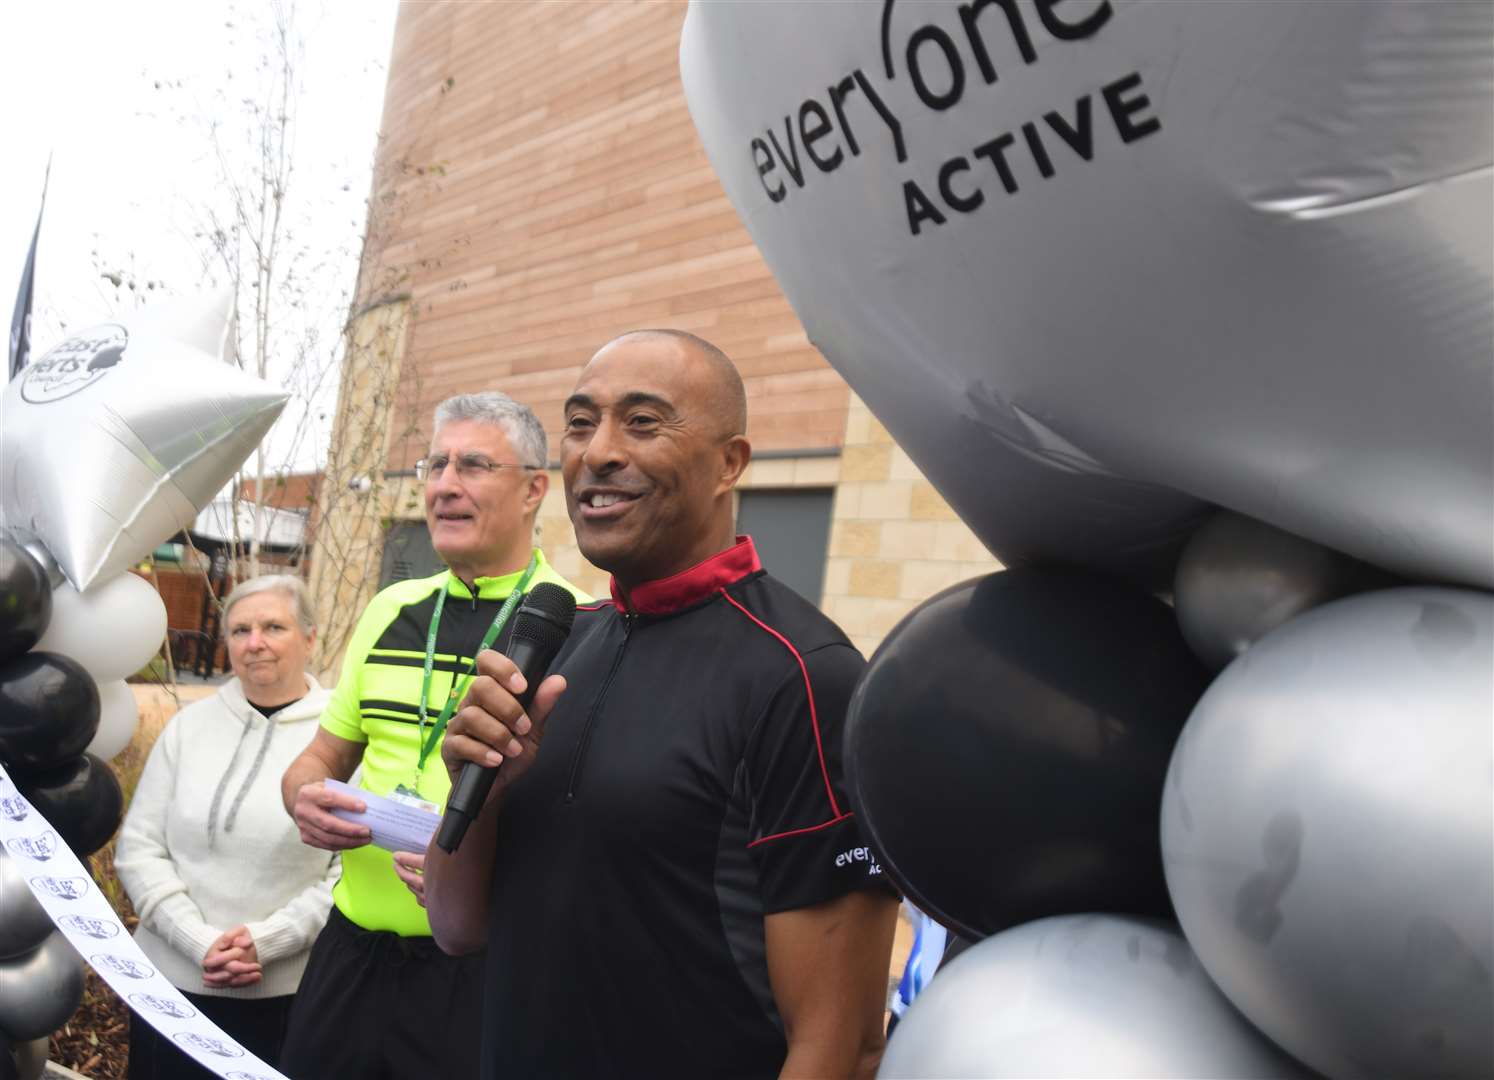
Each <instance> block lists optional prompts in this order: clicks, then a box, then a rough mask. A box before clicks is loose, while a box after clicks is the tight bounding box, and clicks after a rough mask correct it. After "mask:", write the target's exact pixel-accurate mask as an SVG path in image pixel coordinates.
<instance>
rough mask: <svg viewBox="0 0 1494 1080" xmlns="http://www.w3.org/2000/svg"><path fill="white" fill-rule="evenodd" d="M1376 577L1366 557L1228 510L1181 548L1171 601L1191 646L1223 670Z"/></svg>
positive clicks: (1212, 664)
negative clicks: (1289, 624) (1294, 621)
mask: <svg viewBox="0 0 1494 1080" xmlns="http://www.w3.org/2000/svg"><path fill="white" fill-rule="evenodd" d="M1377 583H1382V582H1379V581H1378V580H1377V578H1376V576H1375V572H1374V571H1372V570H1371V569H1370V568H1369V567H1366V566H1365V565H1364V564H1363V563H1360V562H1357V561H1356V560H1354V559H1351V558H1349V557H1348V556H1346V555H1341V554H1339V553H1338V552H1336V551H1330V550H1329V549H1328V548H1325V547H1323V546H1322V545H1321V544H1315V543H1313V542H1312V541H1311V540H1304V539H1302V538H1301V537H1300V536H1293V535H1292V534H1291V533H1288V532H1282V531H1281V530H1280V529H1278V528H1275V527H1274V526H1271V525H1267V524H1266V523H1265V522H1263V521H1256V520H1255V519H1254V518H1248V517H1244V516H1243V515H1241V514H1234V513H1230V512H1229V511H1224V512H1222V513H1219V514H1216V515H1215V516H1214V517H1212V518H1210V519H1209V520H1208V521H1206V522H1205V523H1204V524H1203V525H1202V526H1200V527H1199V530H1198V532H1196V533H1194V534H1193V536H1192V538H1190V539H1189V541H1188V546H1187V547H1185V548H1184V549H1183V555H1182V558H1180V559H1179V560H1178V568H1177V574H1176V577H1175V579H1174V584H1173V605H1174V607H1175V608H1176V609H1177V616H1178V626H1179V627H1180V628H1181V629H1182V631H1183V637H1184V638H1186V639H1187V641H1188V645H1189V646H1190V647H1191V648H1192V649H1193V651H1194V652H1195V653H1196V654H1197V655H1198V658H1199V659H1200V660H1202V661H1203V662H1204V663H1205V664H1207V665H1208V666H1209V667H1210V668H1212V669H1213V670H1215V671H1218V670H1219V669H1220V668H1222V667H1224V665H1225V664H1227V663H1229V662H1230V661H1231V660H1233V659H1234V658H1235V657H1237V656H1239V655H1240V654H1241V653H1243V652H1244V651H1245V650H1246V649H1247V648H1249V647H1250V643H1251V642H1253V641H1255V640H1256V639H1257V638H1259V637H1261V636H1263V635H1264V634H1266V633H1268V632H1269V631H1271V630H1274V629H1275V628H1276V627H1278V626H1280V625H1281V624H1282V623H1284V622H1286V621H1287V620H1288V619H1291V618H1293V617H1294V616H1297V615H1300V614H1302V613H1303V612H1304V611H1308V610H1310V609H1312V608H1315V607H1317V606H1318V605H1319V604H1326V603H1327V602H1328V601H1330V600H1337V599H1338V598H1339V597H1342V596H1347V595H1349V594H1350V593H1353V592H1358V591H1361V590H1363V589H1367V588H1370V587H1372V586H1373V585H1374V584H1377Z"/></svg>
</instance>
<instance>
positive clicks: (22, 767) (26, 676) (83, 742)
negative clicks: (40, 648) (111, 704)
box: [0, 652, 99, 772]
mask: <svg viewBox="0 0 1494 1080" xmlns="http://www.w3.org/2000/svg"><path fill="white" fill-rule="evenodd" d="M98 730H99V688H98V685H97V684H96V683H95V682H94V681H93V676H92V675H90V674H88V672H87V671H85V670H84V669H83V666H82V665H81V664H79V663H78V662H77V661H76V660H72V659H70V658H68V657H66V656H59V655H57V654H56V653H48V652H31V653H27V654H26V655H25V656H21V657H17V658H16V659H14V660H12V661H11V662H10V663H8V664H6V665H5V667H3V668H0V761H3V762H4V763H5V764H6V765H7V766H9V767H10V768H11V769H12V770H14V771H16V772H40V771H42V770H43V769H50V768H54V767H56V766H58V765H61V764H62V763H63V762H65V761H70V760H71V759H73V758H75V757H77V756H78V755H79V754H81V753H82V752H83V751H84V750H85V749H86V748H87V746H88V744H89V743H91V742H92V741H93V737H94V735H95V734H97V733H98Z"/></svg>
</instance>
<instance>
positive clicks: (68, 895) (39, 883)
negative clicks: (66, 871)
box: [31, 877, 88, 900]
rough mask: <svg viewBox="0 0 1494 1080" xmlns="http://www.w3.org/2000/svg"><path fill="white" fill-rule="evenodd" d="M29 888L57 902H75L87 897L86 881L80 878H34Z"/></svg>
mask: <svg viewBox="0 0 1494 1080" xmlns="http://www.w3.org/2000/svg"><path fill="white" fill-rule="evenodd" d="M31 887H32V888H34V889H39V890H40V891H42V892H44V893H46V894H48V895H49V896H55V897H56V898H57V899H59V900H77V899H79V898H80V897H83V896H86V895H88V879H87V878H80V877H34V878H32V879H31Z"/></svg>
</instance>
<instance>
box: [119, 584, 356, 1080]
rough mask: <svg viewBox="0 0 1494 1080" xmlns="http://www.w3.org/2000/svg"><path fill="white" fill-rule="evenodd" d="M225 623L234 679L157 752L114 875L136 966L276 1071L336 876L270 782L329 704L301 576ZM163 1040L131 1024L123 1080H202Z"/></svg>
mask: <svg viewBox="0 0 1494 1080" xmlns="http://www.w3.org/2000/svg"><path fill="white" fill-rule="evenodd" d="M223 626H224V628H225V635H226V637H227V640H228V657H229V663H230V665H231V666H232V668H233V673H234V677H233V678H231V679H229V680H228V682H226V683H224V684H223V686H222V687H221V688H220V689H219V690H218V692H217V693H216V694H214V695H213V696H212V697H209V698H204V699H203V700H201V701H198V702H195V703H194V704H192V705H189V706H187V707H186V708H185V709H183V710H182V711H181V712H179V713H178V714H177V715H176V716H174V717H173V718H172V719H171V721H170V723H168V724H167V725H166V729H165V730H164V731H163V732H162V733H161V735H160V737H159V738H158V739H157V740H156V744H155V746H154V747H153V748H152V749H151V753H150V758H149V760H147V761H146V763H145V770H144V772H143V773H142V774H141V776H140V784H139V786H138V787H137V788H136V789H135V794H134V797H133V798H132V800H131V802H130V809H129V813H128V814H126V815H125V820H124V827H123V828H122V829H121V831H120V834H119V842H118V845H117V846H116V849H115V855H114V865H115V869H116V870H117V872H118V874H119V878H120V881H122V882H123V883H124V887H125V890H126V892H128V893H129V895H130V900H131V902H133V903H134V905H135V910H136V912H137V913H138V914H139V916H140V926H139V928H138V929H137V930H136V931H135V940H136V942H137V943H138V944H139V945H140V948H141V949H142V950H143V951H144V952H145V955H146V956H147V957H148V958H149V959H150V960H151V962H152V963H154V964H155V965H156V966H157V967H158V968H159V969H160V971H161V974H162V975H164V976H165V977H166V978H167V979H169V980H170V981H171V982H172V983H173V984H174V985H176V987H177V988H178V989H180V990H182V991H184V992H185V993H186V994H187V997H188V1000H190V1001H191V1002H192V1004H193V1005H194V1006H196V1007H197V1008H198V1009H199V1010H200V1011H201V1012H202V1013H203V1014H204V1015H205V1016H207V1017H208V1018H209V1019H211V1020H212V1021H214V1022H215V1023H216V1024H218V1026H219V1027H221V1028H223V1029H224V1030H225V1031H227V1032H228V1033H229V1034H230V1035H232V1036H233V1037H234V1038H235V1039H237V1040H238V1041H239V1042H240V1043H242V1044H243V1045H244V1046H245V1048H246V1049H248V1050H250V1051H251V1052H253V1053H255V1054H257V1055H258V1056H259V1057H261V1058H263V1059H264V1060H265V1061H266V1062H267V1063H269V1064H271V1065H275V1064H277V1059H278V1058H279V1056H280V1043H281V1040H282V1038H283V1036H284V1032H285V1019H286V1016H287V1015H288V1013H289V1011H290V1003H291V1000H292V996H293V995H294V994H295V992H296V987H297V986H298V985H299V984H300V981H301V972H302V970H303V969H304V968H305V966H306V958H307V955H308V954H309V952H310V950H311V945H312V943H313V942H314V941H315V940H316V936H317V934H318V933H319V932H320V931H321V928H322V925H323V924H324V923H325V922H326V921H327V912H328V910H329V908H330V907H331V904H332V885H333V884H334V883H335V882H336V880H337V876H338V872H339V869H340V868H339V864H338V860H337V858H336V857H335V856H332V855H329V854H328V853H327V852H325V851H320V850H318V849H316V848H310V847H307V846H306V845H304V844H302V843H301V839H300V836H299V834H298V833H297V831H296V825H295V822H293V821H292V820H291V819H290V818H289V817H287V816H286V814H285V811H284V809H283V808H282V807H281V804H280V776H281V774H282V773H283V772H285V769H286V766H288V765H289V764H290V763H291V761H292V759H294V758H295V757H296V755H297V754H299V753H300V752H301V751H302V750H303V749H304V748H305V746H306V744H307V743H308V742H309V741H310V740H311V736H312V735H313V733H314V732H315V730H316V723H317V718H318V717H319V716H320V715H321V712H322V708H323V707H324V706H325V704H326V701H327V697H328V692H327V691H326V690H324V689H322V688H321V687H320V686H319V685H317V682H316V680H315V679H313V678H312V677H311V676H310V675H308V674H306V661H307V659H308V657H309V655H310V652H311V644H312V642H313V640H314V639H315V635H316V630H315V627H314V626H313V620H312V616H311V605H310V603H309V601H308V599H307V596H306V590H305V587H304V586H303V585H302V583H301V581H300V579H298V578H294V577H289V576H285V575H273V576H266V577H258V578H253V579H251V580H249V581H246V582H244V583H243V584H241V585H239V586H238V587H237V588H236V589H234V590H233V592H231V593H230V594H229V596H228V600H227V602H226V603H225V604H224V612H223ZM168 1042H169V1040H165V1039H162V1038H161V1037H160V1036H159V1035H157V1034H156V1033H155V1031H153V1030H152V1029H151V1028H150V1026H149V1025H148V1024H146V1023H144V1022H143V1021H142V1020H140V1019H139V1018H138V1017H136V1016H135V1015H133V1014H131V1017H130V1076H131V1078H132V1080H165V1078H168V1077H178V1076H180V1077H202V1076H206V1075H208V1074H207V1073H206V1072H204V1071H203V1070H202V1068H201V1067H200V1066H198V1065H197V1064H196V1063H195V1062H193V1061H192V1060H191V1059H190V1058H188V1057H187V1056H186V1055H185V1054H184V1053H182V1052H181V1051H180V1050H178V1049H177V1048H176V1047H175V1046H170V1045H168Z"/></svg>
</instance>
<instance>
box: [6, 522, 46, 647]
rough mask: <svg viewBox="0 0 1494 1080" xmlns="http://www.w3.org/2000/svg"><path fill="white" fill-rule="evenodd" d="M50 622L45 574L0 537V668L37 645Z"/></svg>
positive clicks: (25, 553) (10, 541)
mask: <svg viewBox="0 0 1494 1080" xmlns="http://www.w3.org/2000/svg"><path fill="white" fill-rule="evenodd" d="M51 621H52V583H51V582H50V581H49V580H47V571H46V570H45V569H44V568H43V567H42V565H41V563H39V562H37V561H36V560H35V559H33V558H32V557H31V556H30V555H29V554H28V553H27V551H26V549H25V548H23V547H21V545H20V544H17V543H16V542H15V541H14V540H11V539H10V538H9V537H0V664H3V663H5V662H6V661H7V660H10V659H12V658H14V657H17V656H20V655H21V654H22V653H24V652H26V651H27V650H28V649H30V648H31V647H32V646H33V645H35V644H36V643H37V642H38V641H40V640H41V636H42V634H44V633H45V632H46V629H47V623H49V622H51Z"/></svg>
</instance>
